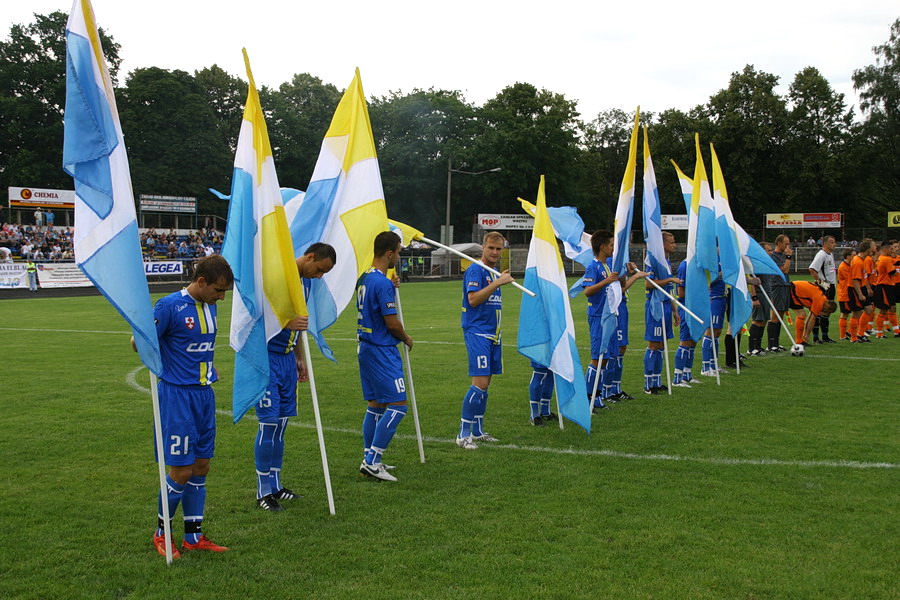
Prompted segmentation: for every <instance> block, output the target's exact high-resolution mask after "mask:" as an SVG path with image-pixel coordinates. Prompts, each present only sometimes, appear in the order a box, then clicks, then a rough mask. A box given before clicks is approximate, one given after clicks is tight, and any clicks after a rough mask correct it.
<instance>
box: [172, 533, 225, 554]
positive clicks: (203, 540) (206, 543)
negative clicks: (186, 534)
mask: <svg viewBox="0 0 900 600" xmlns="http://www.w3.org/2000/svg"><path fill="white" fill-rule="evenodd" d="M181 547H182V548H184V549H185V551H187V550H209V551H210V552H227V551H228V548H226V547H225V546H220V545H218V544H215V543H213V542H212V541H210V539H209V538H208V537H206V536H205V535H201V536H200V541H198V542H197V543H196V544H189V543H188V542H184V543H183V544H182V545H181Z"/></svg>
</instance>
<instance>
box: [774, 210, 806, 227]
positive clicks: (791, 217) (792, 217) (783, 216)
mask: <svg viewBox="0 0 900 600" xmlns="http://www.w3.org/2000/svg"><path fill="white" fill-rule="evenodd" d="M791 227H803V213H767V214H766V228H767V229H785V228H791Z"/></svg>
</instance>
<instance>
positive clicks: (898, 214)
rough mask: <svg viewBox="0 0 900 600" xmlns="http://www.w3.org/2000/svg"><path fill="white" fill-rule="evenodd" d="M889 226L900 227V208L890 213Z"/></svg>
mask: <svg viewBox="0 0 900 600" xmlns="http://www.w3.org/2000/svg"><path fill="white" fill-rule="evenodd" d="M887 226H888V227H900V210H895V211H891V212H889V213H888V224H887Z"/></svg>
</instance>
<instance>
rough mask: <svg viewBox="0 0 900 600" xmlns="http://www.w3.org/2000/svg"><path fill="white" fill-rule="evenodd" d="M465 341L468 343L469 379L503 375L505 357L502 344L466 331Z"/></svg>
mask: <svg viewBox="0 0 900 600" xmlns="http://www.w3.org/2000/svg"><path fill="white" fill-rule="evenodd" d="M463 339H465V341H466V352H468V354H469V377H481V376H484V375H499V374H501V373H503V355H502V352H501V349H502V347H501V346H500V344H497V343H494V341H493V340H490V339H488V338H486V337H483V336H480V335H475V334H474V333H468V332H465V331H464V332H463Z"/></svg>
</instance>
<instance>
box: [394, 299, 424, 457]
mask: <svg viewBox="0 0 900 600" xmlns="http://www.w3.org/2000/svg"><path fill="white" fill-rule="evenodd" d="M396 297H397V316H398V317H399V318H400V324H401V325H403V326H404V329H405V328H406V325H405V324H404V323H403V307H402V306H401V305H400V288H397V294H396ZM403 358H404V359H405V361H406V376H407V378H408V379H409V397H410V405H411V407H412V414H413V423H414V424H415V426H416V441H417V442H418V443H419V461H420V462H421V463H422V464H425V446H424V445H423V444H422V428H421V427H420V426H419V409H418V408H417V407H416V387H415V386H414V385H413V375H412V365H411V364H410V362H409V346H407V345H406V344H403Z"/></svg>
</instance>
